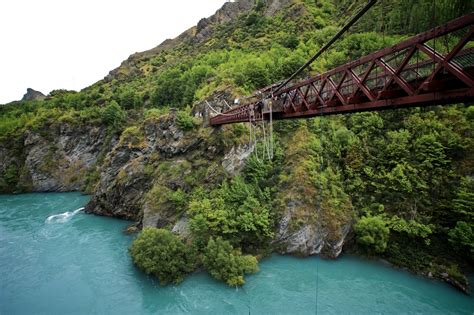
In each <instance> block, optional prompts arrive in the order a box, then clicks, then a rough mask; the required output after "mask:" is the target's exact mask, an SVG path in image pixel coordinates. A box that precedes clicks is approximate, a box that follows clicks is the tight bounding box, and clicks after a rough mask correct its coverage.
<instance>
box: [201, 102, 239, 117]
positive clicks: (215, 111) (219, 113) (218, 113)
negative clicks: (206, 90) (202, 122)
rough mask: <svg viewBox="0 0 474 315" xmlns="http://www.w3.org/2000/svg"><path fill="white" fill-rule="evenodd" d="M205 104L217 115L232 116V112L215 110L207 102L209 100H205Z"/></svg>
mask: <svg viewBox="0 0 474 315" xmlns="http://www.w3.org/2000/svg"><path fill="white" fill-rule="evenodd" d="M206 104H207V106H208V107H209V109H210V110H212V111H213V112H214V113H216V114H217V115H222V116H233V115H234V114H226V113H221V112H218V111H217V110H215V109H214V108H213V107H212V106H211V104H209V102H208V101H207V100H206Z"/></svg>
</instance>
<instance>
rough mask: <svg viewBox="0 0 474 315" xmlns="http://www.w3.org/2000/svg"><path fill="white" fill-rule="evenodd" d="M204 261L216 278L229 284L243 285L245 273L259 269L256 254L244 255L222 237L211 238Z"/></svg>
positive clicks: (205, 266) (207, 268)
mask: <svg viewBox="0 0 474 315" xmlns="http://www.w3.org/2000/svg"><path fill="white" fill-rule="evenodd" d="M202 262H203V265H204V268H206V270H207V271H208V272H209V273H210V274H211V275H212V276H213V277H214V278H216V279H218V280H222V281H225V282H226V283H227V284H228V285H229V286H240V285H243V284H244V283H245V280H244V274H247V273H254V272H257V271H258V263H257V259H256V258H255V257H254V256H251V255H242V253H241V252H240V250H237V249H234V248H233V247H232V245H230V243H229V242H227V241H224V240H222V238H220V237H219V238H216V239H215V240H214V239H213V238H211V239H210V240H209V242H208V243H207V247H206V248H205V252H204V257H203V261H202Z"/></svg>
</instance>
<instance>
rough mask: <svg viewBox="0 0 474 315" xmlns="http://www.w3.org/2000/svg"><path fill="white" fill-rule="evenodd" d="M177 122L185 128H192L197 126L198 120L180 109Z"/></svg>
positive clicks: (184, 129) (181, 127)
mask: <svg viewBox="0 0 474 315" xmlns="http://www.w3.org/2000/svg"><path fill="white" fill-rule="evenodd" d="M176 124H177V125H178V127H179V128H180V129H181V130H183V131H186V130H191V129H194V128H196V127H197V125H198V124H197V122H196V121H195V120H194V119H193V117H191V116H190V115H189V114H188V113H187V112H185V111H179V112H177V113H176Z"/></svg>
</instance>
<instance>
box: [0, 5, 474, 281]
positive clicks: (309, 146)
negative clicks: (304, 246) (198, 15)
mask: <svg viewBox="0 0 474 315" xmlns="http://www.w3.org/2000/svg"><path fill="white" fill-rule="evenodd" d="M365 2H366V1H362V0H361V1H331V0H317V1H310V0H304V1H303V0H295V1H293V2H292V3H291V4H290V5H289V6H288V7H287V8H285V9H284V10H280V11H279V12H278V13H277V14H276V15H275V16H265V15H264V14H263V12H264V10H265V3H264V2H263V1H257V2H256V6H255V9H254V10H252V11H251V12H250V13H248V14H245V15H244V16H242V17H241V18H239V19H237V20H235V21H233V22H229V23H225V24H222V25H219V26H216V27H215V30H214V33H213V34H212V36H210V38H209V39H208V40H206V41H204V42H202V43H199V44H192V43H187V42H184V43H182V44H181V45H179V46H178V47H177V48H176V49H173V50H163V51H161V52H159V53H157V54H154V55H146V54H145V55H142V56H138V57H133V56H132V57H130V58H129V61H128V62H125V63H124V64H123V65H122V66H121V67H120V68H118V69H117V70H116V71H115V74H114V75H111V76H109V77H107V78H106V79H104V80H102V81H100V82H97V83H96V84H94V85H92V86H90V87H88V88H86V89H84V90H83V91H81V92H73V91H64V90H57V91H52V92H51V93H50V94H49V96H48V98H47V99H46V100H45V101H28V102H14V103H11V104H8V105H5V106H2V107H1V108H0V142H3V143H9V145H10V144H11V146H13V147H16V146H19V145H20V144H19V143H21V141H22V140H21V139H22V138H21V137H22V135H23V134H24V133H25V132H26V131H28V130H30V131H38V132H46V130H47V128H48V127H49V126H51V125H55V124H63V123H68V124H95V125H105V126H107V128H108V132H109V133H110V134H117V135H119V134H120V135H121V136H120V141H121V142H123V143H128V145H130V146H133V147H140V146H142V145H145V142H144V139H143V135H142V134H141V129H140V128H141V125H142V124H143V123H142V121H147V120H150V119H156V118H158V117H160V116H163V115H166V114H167V113H168V112H169V108H170V107H176V108H178V109H179V111H178V113H177V123H178V125H179V127H180V128H181V129H182V130H185V131H190V132H196V133H198V132H200V131H199V130H198V128H199V126H198V122H196V121H195V120H194V119H193V118H192V117H191V116H190V115H189V112H190V108H191V106H192V105H193V104H194V103H195V102H196V101H200V100H203V99H205V98H206V97H209V96H210V95H212V94H213V93H215V92H216V91H223V90H226V91H231V93H232V94H233V96H236V97H237V96H242V95H246V94H249V93H251V92H252V91H254V90H255V89H257V88H261V87H264V86H266V85H268V84H271V83H273V82H277V81H279V80H282V79H284V78H286V77H287V76H288V75H290V74H291V73H292V72H293V71H294V70H295V69H297V68H298V67H299V66H300V65H301V64H302V63H304V62H305V61H306V60H307V59H308V57H309V56H310V55H312V54H313V53H314V52H315V51H316V50H317V49H318V48H320V47H321V46H322V45H323V44H325V43H326V42H327V41H328V39H329V38H330V37H331V36H332V35H333V34H334V33H335V32H336V31H337V30H338V26H339V25H338V23H341V22H343V21H344V18H346V17H348V16H349V15H351V14H352V13H353V12H354V10H355V9H356V8H358V7H360V6H361V5H363V4H364V3H365ZM472 10H473V3H471V2H469V1H461V0H455V1H453V0H437V1H436V2H435V4H434V5H433V3H432V1H427V0H417V1H410V0H396V1H381V3H379V4H378V5H377V6H375V7H374V9H373V10H371V12H370V13H369V14H368V15H367V16H366V17H365V18H363V19H362V20H361V22H360V23H358V24H357V25H356V26H355V28H354V29H352V30H351V32H350V33H349V34H348V35H347V36H345V37H344V38H343V39H342V40H341V41H339V42H338V43H337V44H336V45H335V46H334V49H332V50H331V51H329V52H328V53H326V54H324V55H323V56H322V58H320V59H319V60H318V62H316V63H314V64H313V65H312V68H311V69H309V70H308V71H306V72H305V73H304V74H303V75H309V74H312V73H316V72H321V71H323V70H325V69H328V68H330V67H333V66H335V65H339V64H342V63H344V62H346V61H348V60H352V59H354V58H357V57H360V56H363V55H365V54H367V53H370V52H372V51H374V50H376V49H379V48H382V47H385V46H388V45H390V44H393V43H396V42H398V41H399V40H401V39H403V38H405V37H406V36H408V35H409V34H412V33H416V32H419V31H422V30H426V29H428V28H430V27H432V26H434V25H436V24H439V23H441V22H443V21H446V20H449V19H451V18H453V17H456V16H459V15H461V14H463V13H465V12H472ZM407 12H410V14H407ZM341 17H342V18H341ZM473 130H474V107H473V106H465V105H453V106H449V107H430V108H423V109H410V110H398V111H386V112H380V113H379V112H374V113H361V114H353V115H347V116H337V117H330V118H324V119H319V118H315V119H309V120H301V121H283V122H278V123H276V124H275V138H276V139H277V143H276V149H275V156H274V158H273V159H272V160H271V161H268V160H261V159H258V158H257V157H256V156H255V155H252V156H251V157H250V158H249V159H248V161H247V162H246V166H245V168H244V170H243V171H242V172H241V174H240V175H238V176H236V177H233V178H226V176H221V177H219V178H220V179H219V180H216V182H213V183H204V181H203V179H202V178H204V177H205V176H204V175H205V174H206V172H207V170H208V169H209V168H211V167H214V164H212V165H207V162H209V163H211V161H199V160H193V161H191V162H187V164H186V163H183V164H182V165H169V164H167V163H166V162H163V163H156V164H151V166H150V168H152V169H151V170H147V172H149V174H154V176H156V177H157V181H156V183H155V184H154V186H153V188H152V189H151V190H150V192H149V193H148V194H147V202H149V203H150V207H155V208H160V207H165V206H167V207H172V209H173V211H175V212H176V213H179V214H185V215H186V216H188V217H189V227H190V230H191V235H190V238H189V239H188V240H186V241H185V242H184V241H181V240H179V239H178V238H177V237H176V236H174V235H173V234H171V233H169V232H167V231H165V230H156V229H145V230H144V231H143V232H142V233H141V234H140V236H138V237H137V239H136V241H135V242H134V244H133V245H132V247H131V249H130V252H131V255H132V257H133V259H134V262H135V263H136V264H137V266H139V267H140V268H141V269H143V270H144V271H145V272H147V273H149V274H153V275H155V276H157V277H158V278H159V279H160V282H161V283H163V284H166V283H176V282H179V281H181V280H182V279H183V277H184V275H185V274H186V273H188V272H190V271H192V270H194V269H195V268H198V267H199V266H200V267H202V268H204V269H206V270H208V271H209V273H210V274H211V275H212V276H214V277H215V278H217V279H220V280H223V281H225V282H226V283H228V284H229V285H242V284H243V283H244V278H243V276H244V274H246V273H251V272H255V271H256V270H257V268H258V267H257V261H256V258H255V257H256V256H257V255H259V254H262V253H267V252H268V251H270V250H272V249H273V248H272V246H273V245H274V244H272V239H273V237H274V236H275V229H276V225H277V222H278V220H279V219H281V216H282V213H283V211H284V208H285V204H287V203H288V202H290V201H292V200H298V202H299V203H300V204H301V206H300V208H298V209H296V210H295V211H296V212H297V213H298V215H300V217H299V220H298V221H297V222H293V223H292V224H294V228H295V229H296V228H297V227H298V226H299V225H301V224H304V223H307V222H316V220H318V217H317V216H318V215H322V216H324V220H325V222H326V224H327V226H325V228H327V229H328V230H329V231H335V232H334V233H336V234H337V229H338V228H339V227H340V225H341V224H342V222H343V221H350V222H353V223H354V225H353V227H354V229H353V230H354V232H355V235H354V236H355V237H354V239H355V243H354V246H352V250H354V251H356V252H358V253H361V254H364V255H377V256H382V257H384V258H386V259H388V260H389V261H391V262H393V263H395V264H397V265H400V266H404V267H407V268H410V269H411V270H414V271H417V272H421V273H423V274H427V273H428V272H430V273H432V274H434V275H437V276H439V275H441V274H443V273H444V272H449V274H450V276H453V277H456V279H457V280H458V281H460V282H465V281H466V280H465V278H463V276H462V274H461V272H460V270H459V267H465V266H468V265H469V264H471V265H472V262H473V259H474V223H473V222H474V210H473V209H474V180H473V177H472V176H473V167H474V165H473V164H472V159H473V153H474V144H473V134H472V133H473ZM246 133H247V129H246V127H245V126H243V125H236V126H231V127H228V128H224V129H223V130H221V133H220V134H219V135H218V136H216V137H218V138H219V139H217V140H216V141H220V142H219V143H221V144H222V143H226V142H231V143H238V142H239V141H241V139H242V137H243V135H244V134H246ZM258 149H260V150H261V148H260V147H259V148H258ZM188 170H192V171H193V173H192V174H190V175H188V173H187V171H188ZM23 171H24V170H23V168H22V165H21V164H11V165H9V166H8V167H7V168H6V169H5V170H4V172H3V173H2V174H1V175H2V176H1V177H0V190H1V191H21V190H27V187H26V186H24V185H23V184H22V183H21V182H19V180H18V178H19V177H21V176H20V175H21V174H22V172H23ZM157 174H158V175H157ZM176 174H187V175H186V176H185V178H184V182H185V185H182V187H181V186H180V187H177V188H176V187H175V188H169V187H166V186H165V185H164V184H162V182H165V180H162V179H167V177H172V176H177V175H176ZM88 176H89V178H90V183H89V184H88V185H89V186H90V187H93V186H94V182H97V181H98V180H99V177H98V175H97V173H94V174H89V175H88ZM315 209H316V210H318V211H315Z"/></svg>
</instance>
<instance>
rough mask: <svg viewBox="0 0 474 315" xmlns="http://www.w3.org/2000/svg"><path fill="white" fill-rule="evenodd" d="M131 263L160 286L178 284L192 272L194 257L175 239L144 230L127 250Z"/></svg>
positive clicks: (156, 230) (172, 236)
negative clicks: (155, 279) (157, 280)
mask: <svg viewBox="0 0 474 315" xmlns="http://www.w3.org/2000/svg"><path fill="white" fill-rule="evenodd" d="M129 251H130V255H131V256H132V260H133V263H134V264H135V265H137V266H138V268H140V269H141V270H143V271H145V272H146V273H147V274H151V275H153V276H155V277H157V278H158V279H159V281H160V284H161V285H166V284H169V283H180V282H181V281H183V279H184V276H185V275H186V274H187V273H189V272H191V271H193V270H194V268H195V261H196V259H195V255H194V254H193V252H192V250H191V249H190V247H188V246H187V245H185V244H184V243H183V242H182V241H181V240H180V239H179V238H178V237H177V236H176V235H174V234H172V233H171V232H169V231H167V230H163V229H156V228H145V229H143V231H142V232H141V233H140V235H139V236H138V237H137V238H136V239H135V241H134V242H133V244H132V246H131V247H130V249H129Z"/></svg>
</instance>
